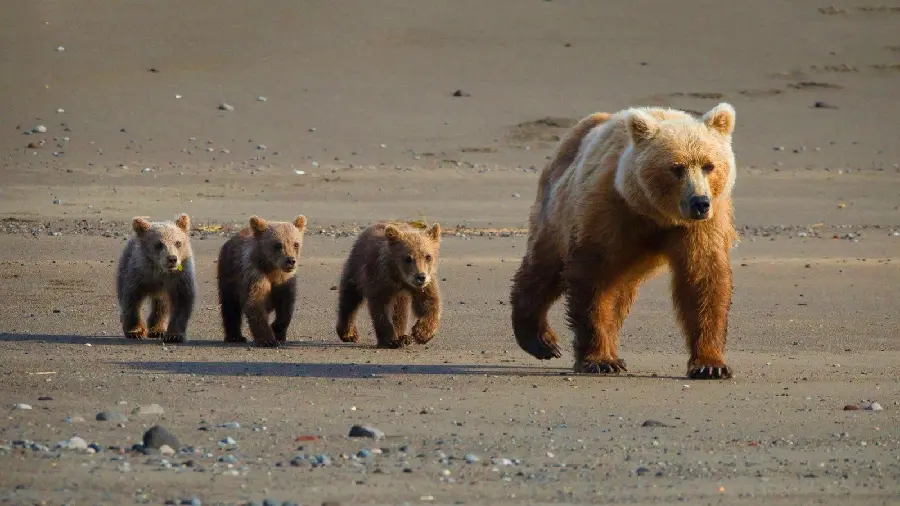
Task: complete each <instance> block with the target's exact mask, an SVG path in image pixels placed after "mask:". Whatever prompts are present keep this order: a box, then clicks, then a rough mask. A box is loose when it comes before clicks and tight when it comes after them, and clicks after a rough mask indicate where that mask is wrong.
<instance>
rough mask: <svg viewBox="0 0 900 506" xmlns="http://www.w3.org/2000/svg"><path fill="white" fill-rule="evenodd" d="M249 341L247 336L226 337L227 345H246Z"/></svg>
mask: <svg viewBox="0 0 900 506" xmlns="http://www.w3.org/2000/svg"><path fill="white" fill-rule="evenodd" d="M247 341H248V339H247V337H246V336H238V337H227V336H226V337H225V342H226V343H246V342H247Z"/></svg>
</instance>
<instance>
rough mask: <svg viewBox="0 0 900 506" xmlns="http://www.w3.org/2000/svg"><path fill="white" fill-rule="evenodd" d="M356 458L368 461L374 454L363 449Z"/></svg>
mask: <svg viewBox="0 0 900 506" xmlns="http://www.w3.org/2000/svg"><path fill="white" fill-rule="evenodd" d="M356 456H357V457H359V458H361V459H366V458H369V457H371V456H372V452H370V451H369V450H366V449H362V450H360V451H359V452H358V453H357V454H356Z"/></svg>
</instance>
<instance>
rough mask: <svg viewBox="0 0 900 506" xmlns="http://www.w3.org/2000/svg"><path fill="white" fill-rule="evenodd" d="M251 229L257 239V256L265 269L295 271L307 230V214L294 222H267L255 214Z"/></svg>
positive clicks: (251, 220) (251, 219) (251, 221)
mask: <svg viewBox="0 0 900 506" xmlns="http://www.w3.org/2000/svg"><path fill="white" fill-rule="evenodd" d="M250 230H252V231H253V237H254V239H256V253H257V255H258V256H257V258H258V259H259V261H260V263H261V264H262V265H261V266H262V267H263V269H264V270H266V271H271V270H281V271H283V272H286V273H293V272H294V271H295V270H296V269H297V260H298V259H299V258H300V251H301V250H302V249H303V232H304V231H305V230H306V217H305V216H303V215H300V216H297V217H296V218H294V221H293V222H292V223H287V222H283V221H278V222H275V221H273V222H266V220H264V219H262V218H260V217H259V216H254V217H252V218H250Z"/></svg>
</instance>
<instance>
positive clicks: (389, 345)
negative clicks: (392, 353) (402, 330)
mask: <svg viewBox="0 0 900 506" xmlns="http://www.w3.org/2000/svg"><path fill="white" fill-rule="evenodd" d="M412 343H413V337H412V336H411V335H409V334H404V335H402V336H397V339H395V340H393V341H385V342H379V343H378V347H379V348H386V349H389V350H396V349H398V348H405V347H407V346H409V345H410V344H412Z"/></svg>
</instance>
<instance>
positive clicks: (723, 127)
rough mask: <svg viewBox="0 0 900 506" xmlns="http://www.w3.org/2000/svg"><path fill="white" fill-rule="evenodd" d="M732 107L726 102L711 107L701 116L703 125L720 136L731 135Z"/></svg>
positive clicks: (732, 124)
mask: <svg viewBox="0 0 900 506" xmlns="http://www.w3.org/2000/svg"><path fill="white" fill-rule="evenodd" d="M734 117H735V112H734V107H732V106H731V104H729V103H727V102H722V103H721V104H719V105H717V106H715V107H713V108H712V109H710V110H709V112H707V113H706V114H704V115H703V123H704V124H706V126H707V127H708V128H710V129H712V130H715V131H716V132H719V133H720V134H722V135H731V132H733V131H734Z"/></svg>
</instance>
